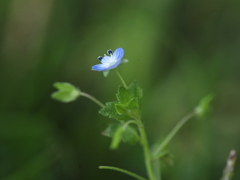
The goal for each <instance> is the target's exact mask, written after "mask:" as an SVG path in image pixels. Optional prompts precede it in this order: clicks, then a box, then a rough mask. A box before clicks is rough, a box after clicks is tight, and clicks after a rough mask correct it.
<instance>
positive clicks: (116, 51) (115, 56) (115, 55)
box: [112, 48, 124, 60]
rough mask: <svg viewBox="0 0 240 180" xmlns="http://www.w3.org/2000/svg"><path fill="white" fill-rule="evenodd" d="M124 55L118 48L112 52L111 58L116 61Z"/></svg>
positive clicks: (121, 49)
mask: <svg viewBox="0 0 240 180" xmlns="http://www.w3.org/2000/svg"><path fill="white" fill-rule="evenodd" d="M123 55H124V50H123V48H118V49H116V50H115V51H114V53H113V56H112V58H113V59H116V60H121V59H122V57H123Z"/></svg>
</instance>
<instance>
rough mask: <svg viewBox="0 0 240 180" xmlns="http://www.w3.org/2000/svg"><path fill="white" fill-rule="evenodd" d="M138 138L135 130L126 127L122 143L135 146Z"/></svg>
mask: <svg viewBox="0 0 240 180" xmlns="http://www.w3.org/2000/svg"><path fill="white" fill-rule="evenodd" d="M139 140H140V138H139V135H138V133H137V130H136V129H134V128H132V127H131V126H128V127H127V128H126V130H125V132H124V134H123V137H122V141H123V142H125V143H128V144H131V145H134V144H137V143H138V142H139Z"/></svg>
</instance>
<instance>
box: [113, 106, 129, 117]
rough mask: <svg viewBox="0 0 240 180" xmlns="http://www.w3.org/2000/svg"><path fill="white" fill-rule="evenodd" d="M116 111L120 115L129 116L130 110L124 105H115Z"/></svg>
mask: <svg viewBox="0 0 240 180" xmlns="http://www.w3.org/2000/svg"><path fill="white" fill-rule="evenodd" d="M115 109H116V111H117V113H118V114H125V115H128V110H127V109H126V108H125V106H124V105H122V104H115Z"/></svg>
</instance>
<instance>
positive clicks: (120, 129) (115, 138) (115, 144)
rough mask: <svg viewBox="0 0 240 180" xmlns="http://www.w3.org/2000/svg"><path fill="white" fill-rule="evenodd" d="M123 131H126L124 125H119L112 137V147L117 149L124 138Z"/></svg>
mask: <svg viewBox="0 0 240 180" xmlns="http://www.w3.org/2000/svg"><path fill="white" fill-rule="evenodd" d="M123 133H124V129H123V127H122V126H119V127H118V128H117V129H116V131H115V133H114V135H113V138H112V142H111V145H110V149H117V148H118V146H119V144H120V142H121V140H122V136H123Z"/></svg>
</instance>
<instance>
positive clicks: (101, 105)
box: [81, 92, 105, 108]
mask: <svg viewBox="0 0 240 180" xmlns="http://www.w3.org/2000/svg"><path fill="white" fill-rule="evenodd" d="M81 96H84V97H86V98H88V99H91V100H92V101H93V102H95V103H96V104H97V105H99V106H100V107H102V108H103V107H105V105H104V104H103V103H101V102H100V101H99V100H97V99H96V98H95V97H93V96H91V95H89V94H87V93H85V92H81Z"/></svg>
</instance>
